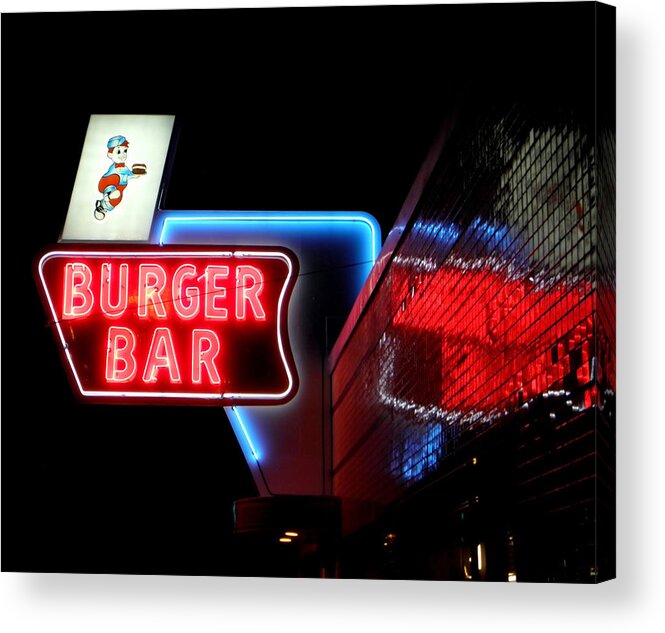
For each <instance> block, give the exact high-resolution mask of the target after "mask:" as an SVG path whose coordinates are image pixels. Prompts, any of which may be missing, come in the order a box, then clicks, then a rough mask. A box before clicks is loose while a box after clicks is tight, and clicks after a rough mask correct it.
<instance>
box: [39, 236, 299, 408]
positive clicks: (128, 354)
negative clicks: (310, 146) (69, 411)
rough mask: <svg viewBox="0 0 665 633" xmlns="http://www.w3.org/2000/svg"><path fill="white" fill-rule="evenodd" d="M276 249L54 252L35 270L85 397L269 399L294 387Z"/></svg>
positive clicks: (285, 291) (289, 269) (292, 268)
mask: <svg viewBox="0 0 665 633" xmlns="http://www.w3.org/2000/svg"><path fill="white" fill-rule="evenodd" d="M297 273H298V264H297V260H296V258H295V256H294V255H293V253H291V252H290V251H288V250H286V249H281V248H269V249H268V248H256V247H247V248H238V247H234V248H233V249H230V248H229V249H227V248H223V247H214V248H203V247H159V248H158V247H154V246H153V247H147V246H131V247H119V246H118V247H108V246H104V247H103V248H101V247H89V248H85V249H82V248H80V247H76V248H73V247H72V248H66V247H65V248H58V249H57V250H52V251H49V252H47V253H45V254H44V255H42V257H40V258H39V260H38V263H37V266H36V277H37V279H38V285H39V287H40V289H41V292H42V299H43V301H44V306H45V308H46V311H47V313H48V315H49V318H50V319H51V324H52V326H53V327H54V330H55V332H56V334H57V338H58V340H59V342H60V344H61V351H62V356H63V361H64V363H65V366H66V367H67V369H68V370H69V375H70V378H71V380H72V384H73V386H74V388H75V391H76V392H77V393H78V394H80V395H81V396H82V397H84V398H85V399H87V400H93V401H103V402H108V401H109V400H112V401H116V402H132V403H136V402H152V403H159V402H168V403H175V402H178V401H180V400H186V401H188V402H190V403H198V404H223V405H225V406H228V405H231V404H240V403H242V404H262V403H265V404H277V403H281V402H286V401H287V400H289V399H290V398H292V397H293V395H295V393H296V390H297V385H298V382H297V374H296V370H295V366H294V363H293V356H292V354H291V350H290V347H289V339H288V324H287V317H288V304H289V298H290V295H291V291H292V289H293V285H294V283H295V279H296V277H297Z"/></svg>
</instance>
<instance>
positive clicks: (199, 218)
mask: <svg viewBox="0 0 665 633" xmlns="http://www.w3.org/2000/svg"><path fill="white" fill-rule="evenodd" d="M160 215H161V216H162V218H163V219H162V226H161V230H159V232H158V240H157V241H158V244H159V245H160V246H163V245H164V237H165V234H166V233H167V225H168V224H171V223H182V224H185V225H188V224H191V225H195V224H200V223H202V222H213V223H221V222H228V223H245V222H247V223H254V222H270V221H275V222H317V223H318V222H320V223H321V224H323V225H325V224H328V223H337V222H346V223H349V222H354V223H355V222H358V223H360V224H363V225H365V226H367V227H368V228H369V235H370V241H371V261H369V262H367V264H368V265H370V266H373V265H374V263H375V262H376V258H377V257H378V254H379V251H380V250H381V238H380V235H381V229H380V227H379V223H378V222H377V221H376V219H375V218H374V217H373V216H371V215H370V214H368V213H364V212H362V211H329V212H326V211H300V212H293V211H177V212H173V211H164V210H160ZM167 243H169V244H171V243H172V242H167ZM363 263H364V262H363ZM229 409H230V410H231V411H232V412H233V415H234V416H235V418H236V420H237V421H238V425H239V426H240V429H241V431H242V433H243V435H244V437H245V440H246V441H247V445H248V446H249V449H250V451H251V454H252V457H253V458H254V460H255V461H256V463H257V465H259V468H260V460H259V456H258V453H257V452H256V450H255V448H254V445H253V443H252V440H251V438H250V436H249V432H248V431H247V428H246V427H245V424H244V422H243V421H242V418H241V417H240V412H239V411H238V408H237V406H236V405H232V406H230V407H225V410H226V411H227V412H228V411H229ZM243 452H244V450H243Z"/></svg>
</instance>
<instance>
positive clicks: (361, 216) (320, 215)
mask: <svg viewBox="0 0 665 633" xmlns="http://www.w3.org/2000/svg"><path fill="white" fill-rule="evenodd" d="M161 213H162V214H163V215H164V216H165V217H164V218H163V221H162V228H161V230H160V231H159V239H158V243H159V245H160V246H163V245H164V235H165V233H166V231H167V225H168V224H170V223H174V222H175V223H180V222H182V223H184V224H197V223H200V222H215V223H217V222H248V223H250V222H267V221H270V220H273V221H276V222H321V223H322V224H327V223H329V222H359V223H361V224H364V225H365V226H367V227H368V228H369V230H370V239H371V242H372V251H371V258H372V261H371V262H368V263H371V264H372V265H373V264H374V262H376V258H377V256H378V253H379V250H380V248H381V244H380V238H379V235H380V228H379V223H378V222H377V221H376V219H375V218H374V217H372V216H371V215H369V214H367V213H363V212H362V211H330V212H319V211H303V212H298V213H294V212H292V211H244V212H243V211H207V212H206V211H179V212H177V213H174V212H172V211H162V212H161ZM169 243H170V242H169Z"/></svg>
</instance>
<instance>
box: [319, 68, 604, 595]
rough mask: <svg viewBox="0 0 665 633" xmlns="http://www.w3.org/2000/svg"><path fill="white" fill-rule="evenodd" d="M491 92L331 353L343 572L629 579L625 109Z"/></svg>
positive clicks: (469, 109)
mask: <svg viewBox="0 0 665 633" xmlns="http://www.w3.org/2000/svg"><path fill="white" fill-rule="evenodd" d="M612 63H613V60H612ZM596 70H597V69H596ZM518 83H519V82H518V81H517V82H515V84H514V85H515V86H517V85H518ZM541 83H542V85H545V83H546V82H545V79H543V82H541ZM495 85H496V84H490V83H488V84H484V85H475V86H473V87H471V88H470V89H469V90H468V91H467V92H466V93H465V96H464V98H463V103H461V105H460V104H458V106H457V107H454V108H451V111H450V113H449V116H448V117H447V119H446V123H445V125H444V128H443V129H442V133H441V135H440V137H439V139H438V140H437V142H436V143H435V145H434V147H433V149H432V152H431V154H430V156H429V158H428V160H427V161H426V163H425V165H424V166H423V170H422V172H421V174H420V175H419V178H418V181H417V182H416V184H415V185H414V189H413V190H412V193H411V195H410V196H409V199H408V200H407V202H406V203H405V206H404V209H403V211H402V215H401V216H400V218H399V219H398V221H397V223H396V225H395V229H394V231H393V233H391V235H390V236H389V237H388V240H387V243H386V245H385V246H384V249H383V251H382V253H381V255H380V257H379V265H378V266H377V268H376V269H375V270H374V271H373V274H372V276H371V278H370V280H369V281H368V283H367V284H366V286H365V288H364V290H363V293H362V295H361V296H360V297H359V299H358V302H357V304H356V306H355V307H354V311H353V313H352V316H351V317H350V319H349V320H348V321H347V323H346V326H345V328H344V330H343V332H342V335H341V337H340V339H339V340H338V341H337V344H336V346H335V348H334V350H333V353H332V355H331V357H330V366H331V376H332V395H331V408H332V420H333V460H332V463H333V471H332V478H333V494H334V495H336V496H339V497H340V498H341V499H342V525H343V539H344V540H343V547H342V556H341V575H342V577H369V578H372V577H374V578H409V579H410V578H413V579H439V580H464V579H467V580H495V581H513V580H517V581H528V582H548V581H550V582H598V581H600V580H604V579H608V578H612V577H613V576H614V573H615V552H614V521H615V516H614V513H615V501H614V495H615V486H614V478H615V475H614V452H615V447H614V436H615V433H614V425H615V392H616V384H615V308H614V306H615V277H614V269H615V260H614V257H615V256H614V253H615V247H614V231H615V224H614V214H615V210H614V184H613V183H614V123H613V113H612V112H611V111H602V112H601V111H600V110H599V102H598V101H597V100H596V99H594V97H593V96H592V94H591V93H590V92H588V90H587V88H583V91H582V93H581V94H580V93H578V94H572V93H568V94H565V95H563V96H562V95H561V94H559V93H557V92H556V88H554V87H552V86H550V85H549V84H548V85H547V86H546V87H545V88H542V89H539V90H537V91H534V92H527V91H520V90H519V88H516V89H515V91H511V90H504V91H500V92H492V86H495ZM604 89H605V90H606V91H607V92H605V93H604V94H606V95H607V96H608V101H609V102H612V100H613V96H614V95H613V84H611V82H608V85H607V86H606V87H605V88H604ZM611 107H613V106H611ZM611 107H610V108H609V110H611Z"/></svg>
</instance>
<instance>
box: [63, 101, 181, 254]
mask: <svg viewBox="0 0 665 633" xmlns="http://www.w3.org/2000/svg"><path fill="white" fill-rule="evenodd" d="M174 121H175V117H174V116H171V115H149V114H148V115H135V114H133V115H123V114H114V115H98V114H93V115H92V116H91V117H90V123H89V124H88V131H87V134H86V137H85V142H84V144H83V152H82V154H81V162H80V163H79V168H78V172H77V174H76V181H75V183H74V190H73V192H72V197H71V200H70V203H69V210H68V212H67V218H66V220H65V227H64V229H63V232H62V235H61V236H60V240H61V241H67V240H95V241H98V240H101V241H105V240H113V241H146V240H148V239H149V236H150V227H151V225H152V218H153V214H154V211H155V208H156V206H157V198H158V196H159V190H160V185H161V182H162V173H163V171H164V165H165V163H166V156H167V153H168V149H169V143H170V141H171V134H172V132H173V124H174Z"/></svg>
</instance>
